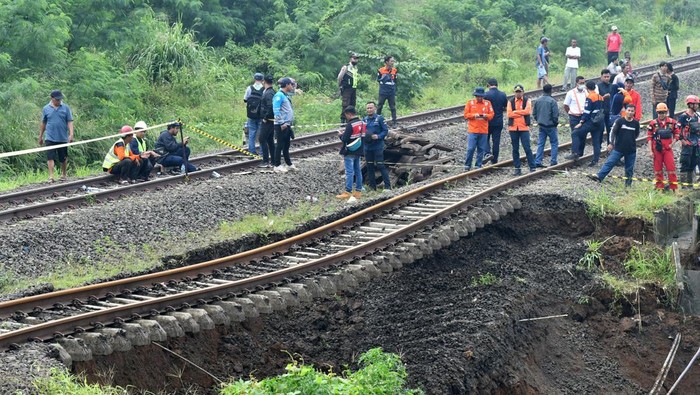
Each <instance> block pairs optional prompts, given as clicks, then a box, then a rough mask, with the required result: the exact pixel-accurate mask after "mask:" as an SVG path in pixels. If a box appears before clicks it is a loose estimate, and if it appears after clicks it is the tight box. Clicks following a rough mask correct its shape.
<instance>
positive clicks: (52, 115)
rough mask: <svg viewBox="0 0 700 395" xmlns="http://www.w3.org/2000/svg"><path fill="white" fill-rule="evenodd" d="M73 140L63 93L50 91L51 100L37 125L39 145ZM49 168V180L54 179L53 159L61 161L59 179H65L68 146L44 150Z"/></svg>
mask: <svg viewBox="0 0 700 395" xmlns="http://www.w3.org/2000/svg"><path fill="white" fill-rule="evenodd" d="M72 142H73V113H72V112H71V110H70V107H68V105H67V104H65V103H63V93H61V91H57V90H55V91H52V92H51V100H50V101H49V103H48V104H47V105H45V106H44V108H43V109H42V111H41V125H40V126H39V145H44V144H46V146H47V147H50V146H53V145H59V144H66V143H72ZM46 158H47V162H46V163H47V165H48V168H49V182H53V181H54V176H53V173H54V161H55V160H56V159H58V162H59V163H61V181H65V180H66V179H67V177H68V176H67V173H66V172H67V168H68V147H61V148H56V149H52V150H49V151H46Z"/></svg>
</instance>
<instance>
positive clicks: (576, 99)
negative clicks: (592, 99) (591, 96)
mask: <svg viewBox="0 0 700 395" xmlns="http://www.w3.org/2000/svg"><path fill="white" fill-rule="evenodd" d="M587 95H588V93H587V92H586V90H585V89H584V90H583V92H579V91H578V89H577V88H574V89H572V90H570V91H568V92H566V98H565V99H564V105H566V106H569V114H571V115H581V114H583V109H584V108H585V107H586V96H587Z"/></svg>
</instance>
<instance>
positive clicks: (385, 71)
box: [377, 55, 396, 127]
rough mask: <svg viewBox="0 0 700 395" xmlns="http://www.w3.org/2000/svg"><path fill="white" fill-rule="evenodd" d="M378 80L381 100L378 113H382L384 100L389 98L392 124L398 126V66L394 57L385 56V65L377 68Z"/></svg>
mask: <svg viewBox="0 0 700 395" xmlns="http://www.w3.org/2000/svg"><path fill="white" fill-rule="evenodd" d="M377 82H379V100H377V104H378V105H377V114H378V115H382V108H384V102H385V101H387V100H389V110H391V126H392V127H396V67H394V57H393V56H390V55H387V56H385V57H384V67H382V68H380V69H379V70H377Z"/></svg>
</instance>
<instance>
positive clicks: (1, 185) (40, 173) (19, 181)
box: [0, 159, 103, 191]
mask: <svg viewBox="0 0 700 395" xmlns="http://www.w3.org/2000/svg"><path fill="white" fill-rule="evenodd" d="M67 171H68V176H69V177H78V178H80V177H88V176H95V175H99V174H103V171H102V168H101V167H100V168H99V169H98V168H97V167H88V166H78V167H74V166H71V164H70V159H69V160H68V170H67ZM60 176H61V169H60V168H59V167H58V166H57V167H56V169H55V170H54V178H55V179H56V180H58V178H59V177H60ZM48 179H49V172H48V170H47V169H46V166H44V167H43V168H41V169H36V170H34V171H32V172H28V173H20V174H17V175H14V176H6V175H2V176H0V191H9V190H13V189H16V188H19V187H21V186H25V185H31V184H38V183H42V182H46V181H47V180H48Z"/></svg>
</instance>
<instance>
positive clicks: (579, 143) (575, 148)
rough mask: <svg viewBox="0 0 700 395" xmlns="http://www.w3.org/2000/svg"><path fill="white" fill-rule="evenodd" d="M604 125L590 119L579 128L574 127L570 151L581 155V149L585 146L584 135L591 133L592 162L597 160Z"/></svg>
mask: <svg viewBox="0 0 700 395" xmlns="http://www.w3.org/2000/svg"><path fill="white" fill-rule="evenodd" d="M604 128H605V125H603V124H600V125H595V124H594V123H593V122H591V121H590V120H589V121H588V122H586V123H584V124H583V125H581V127H580V128H578V129H574V131H573V132H572V134H571V151H572V152H573V153H575V154H577V155H579V156H583V150H584V149H585V148H586V137H587V136H588V133H590V134H591V139H592V140H593V162H598V160H599V159H600V144H601V143H602V142H603V130H604Z"/></svg>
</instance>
